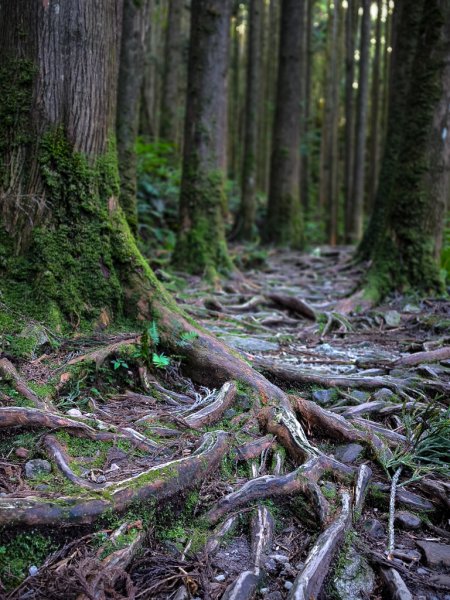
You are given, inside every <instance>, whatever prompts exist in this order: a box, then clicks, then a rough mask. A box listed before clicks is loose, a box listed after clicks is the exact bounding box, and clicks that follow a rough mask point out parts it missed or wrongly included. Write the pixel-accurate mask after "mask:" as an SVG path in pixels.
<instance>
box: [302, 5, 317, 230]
mask: <svg viewBox="0 0 450 600" xmlns="http://www.w3.org/2000/svg"><path fill="white" fill-rule="evenodd" d="M313 15H314V0H306V14H305V35H304V36H303V37H304V38H305V58H304V60H305V71H304V79H305V82H304V95H303V123H302V131H301V136H300V142H301V159H300V160H301V166H300V173H301V176H300V199H301V203H302V206H303V211H304V215H305V218H306V217H307V215H308V214H309V193H310V192H309V188H310V155H311V147H310V146H311V144H310V140H309V138H310V127H311V123H310V121H311V79H312V78H311V75H312V68H313V59H314V54H313V47H312V45H313Z"/></svg>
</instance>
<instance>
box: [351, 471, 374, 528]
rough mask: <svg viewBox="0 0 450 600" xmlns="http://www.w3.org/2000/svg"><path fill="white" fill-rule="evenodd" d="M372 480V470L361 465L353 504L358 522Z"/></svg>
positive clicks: (354, 515) (354, 514)
mask: <svg viewBox="0 0 450 600" xmlns="http://www.w3.org/2000/svg"><path fill="white" fill-rule="evenodd" d="M371 479H372V469H371V468H370V467H368V466H367V465H361V466H360V467H359V469H358V476H357V478H356V485H355V499H354V503H353V518H354V520H355V521H357V520H358V519H359V517H360V515H361V512H362V508H363V505H364V499H365V496H366V493H367V489H368V487H369V483H370V480H371Z"/></svg>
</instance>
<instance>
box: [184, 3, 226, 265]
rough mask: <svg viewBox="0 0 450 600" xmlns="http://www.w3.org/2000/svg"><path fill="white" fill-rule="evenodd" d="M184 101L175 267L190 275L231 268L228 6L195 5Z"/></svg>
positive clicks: (212, 4) (213, 4) (192, 10)
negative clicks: (227, 206) (226, 177)
mask: <svg viewBox="0 0 450 600" xmlns="http://www.w3.org/2000/svg"><path fill="white" fill-rule="evenodd" d="M191 12H192V20H191V43H190V49H189V67H188V69H189V72H188V97H187V106H186V124H185V135H184V160H183V176H182V182H181V194H180V229H179V232H178V239H177V245H176V249H175V253H174V262H175V264H177V266H179V267H183V268H184V269H187V270H189V271H191V272H195V273H202V272H204V271H205V270H209V271H211V275H212V274H213V271H214V270H215V269H218V270H227V269H229V268H230V267H231V262H230V259H229V256H228V251H227V245H226V240H225V231H224V219H223V216H224V210H225V197H224V188H223V185H224V165H225V162H226V161H225V155H226V152H225V148H226V131H225V128H226V111H227V93H226V92H227V69H228V45H229V26H230V17H231V1H230V0H226V1H225V2H221V1H219V0H214V1H209V0H193V2H192V8H191Z"/></svg>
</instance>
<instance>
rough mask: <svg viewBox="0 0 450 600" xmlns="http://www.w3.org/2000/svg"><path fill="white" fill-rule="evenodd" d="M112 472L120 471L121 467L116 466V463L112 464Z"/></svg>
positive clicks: (110, 468)
mask: <svg viewBox="0 0 450 600" xmlns="http://www.w3.org/2000/svg"><path fill="white" fill-rule="evenodd" d="M109 470H110V471H120V467H119V465H116V463H112V465H111V466H110V467H109Z"/></svg>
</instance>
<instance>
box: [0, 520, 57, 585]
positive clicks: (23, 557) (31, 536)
mask: <svg viewBox="0 0 450 600" xmlns="http://www.w3.org/2000/svg"><path fill="white" fill-rule="evenodd" d="M2 537H3V536H2ZM56 548H57V544H56V543H55V542H54V541H53V540H52V539H51V538H50V537H49V536H46V535H43V534H42V533H40V532H39V531H36V530H33V529H32V530H30V531H27V532H21V533H17V534H16V535H15V536H13V537H12V538H11V539H9V540H8V541H7V542H6V543H3V545H0V579H1V581H2V583H3V584H4V585H5V586H6V589H7V590H11V589H13V588H14V587H16V586H17V585H19V584H20V583H21V582H22V581H23V579H25V577H27V576H28V569H29V568H30V566H32V565H34V566H37V567H39V566H40V565H41V564H42V563H43V562H44V560H45V559H46V558H47V556H48V555H49V554H50V553H51V552H52V551H54V550H56Z"/></svg>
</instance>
